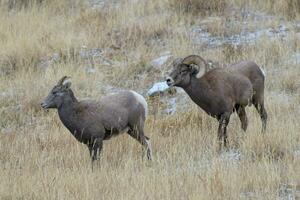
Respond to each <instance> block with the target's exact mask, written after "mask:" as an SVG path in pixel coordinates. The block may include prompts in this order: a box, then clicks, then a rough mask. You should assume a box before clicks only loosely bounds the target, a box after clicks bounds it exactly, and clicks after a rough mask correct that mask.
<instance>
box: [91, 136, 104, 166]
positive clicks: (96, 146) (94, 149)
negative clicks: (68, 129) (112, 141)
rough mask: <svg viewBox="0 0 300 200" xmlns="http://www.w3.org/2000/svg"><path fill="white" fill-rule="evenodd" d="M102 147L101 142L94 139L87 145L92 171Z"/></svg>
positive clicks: (98, 139)
mask: <svg viewBox="0 0 300 200" xmlns="http://www.w3.org/2000/svg"><path fill="white" fill-rule="evenodd" d="M102 146H103V140H102V139H100V138H96V139H94V141H92V142H91V143H90V144H89V145H88V148H89V151H90V156H91V159H92V169H93V163H94V161H95V160H97V156H98V154H99V155H100V153H101V150H102Z"/></svg>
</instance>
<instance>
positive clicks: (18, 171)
mask: <svg viewBox="0 0 300 200" xmlns="http://www.w3.org/2000/svg"><path fill="white" fill-rule="evenodd" d="M12 2H16V3H12ZM26 2H27V3H26ZM132 2H133V1H132V0H124V1H119V2H117V3H109V4H105V5H104V6H105V7H104V8H103V9H92V8H91V7H90V6H89V5H87V3H86V2H85V1H83V0H82V1H80V0H78V1H68V0H64V1H58V0H57V1H56V0H55V1H51V2H50V1H33V0H32V1H10V0H7V1H0V5H1V8H0V10H1V11H0V21H1V23H0V69H1V70H0V72H1V73H0V114H1V118H0V130H1V131H0V177H1V181H0V198H1V199H279V198H280V197H283V196H284V195H286V193H285V192H284V191H285V190H288V189H290V190H291V191H292V193H291V195H294V197H295V196H296V194H295V192H296V191H297V190H298V191H299V187H300V170H299V166H300V124H299V120H298V118H299V117H298V116H299V114H300V113H299V112H300V101H299V99H300V98H299V97H300V96H299V92H300V84H299V79H298V77H299V75H300V74H299V67H298V63H294V62H291V60H292V59H293V56H292V55H293V54H295V53H296V52H299V46H300V42H299V39H297V37H298V36H297V34H296V33H297V30H296V29H290V31H289V33H288V37H287V38H286V39H284V40H282V39H280V38H275V39H274V38H268V37H262V38H261V39H260V40H258V41H257V42H256V43H254V44H252V45H242V46H238V47H235V46H231V45H223V46H220V47H218V48H212V49H206V48H203V47H202V46H201V45H196V44H194V42H193V39H192V38H191V36H190V33H189V30H190V28H191V26H193V25H194V24H201V23H206V22H207V21H209V20H211V21H214V19H215V18H212V17H211V15H216V16H217V15H219V16H221V17H222V15H223V13H222V12H220V10H222V9H223V7H220V5H223V3H224V1H211V2H215V3H216V4H214V5H211V6H212V8H211V10H210V11H209V12H208V13H205V14H208V15H209V16H206V15H196V14H191V13H185V12H181V11H179V12H177V11H175V10H174V6H175V7H177V8H179V7H181V6H187V8H188V9H191V5H193V4H194V3H197V2H198V1H175V0H170V1H168V0H164V1H161V0H154V1H143V0H140V1H134V2H135V3H132ZM199 2H203V1H199ZM205 2H208V1H205ZM264 2H266V3H265V4H263V3H262V2H261V3H260V4H259V5H262V4H263V6H261V8H268V9H270V10H272V9H275V8H276V7H280V6H279V5H283V4H284V5H285V3H284V1H278V2H277V1H276V2H274V7H272V9H271V8H269V6H270V5H269V4H270V3H271V2H272V1H264ZM280 2H281V3H282V4H279V3H280ZM286 2H292V3H294V4H295V5H296V4H297V1H286ZM23 3H24V4H23ZM181 4H184V5H181ZM170 5H171V6H170ZM198 5H199V6H200V7H199V8H198V7H197V6H196V7H195V9H200V10H203V9H204V10H206V9H207V7H201V6H202V5H201V4H198ZM230 5H231V6H235V7H237V8H241V9H243V8H242V7H243V6H242V1H237V0H236V1H234V0H232V1H231V2H230ZM203 6H207V5H203ZM244 6H245V4H244ZM246 6H248V7H252V8H257V7H256V6H258V3H257V1H248V4H247V5H246ZM193 9H194V7H193ZM291 9H292V8H291ZM294 9H296V8H295V6H293V9H292V10H294ZM270 10H269V11H270ZM195 11H197V10H195ZM193 12H194V11H193ZM271 13H272V12H271ZM284 13H285V12H283V11H282V12H279V13H276V12H273V14H274V15H275V18H274V19H273V20H274V21H272V22H270V21H268V22H266V24H265V26H269V25H270V24H278V23H279V20H280V19H279V18H280V17H281V16H282V15H284ZM295 13H296V14H295V15H293V18H297V16H298V14H297V13H298V11H297V12H296V11H295ZM277 17H278V21H277ZM226 18H227V19H230V20H233V19H234V17H232V16H226ZM216 19H218V17H216ZM289 19H292V18H289ZM286 23H288V24H289V23H293V21H290V22H286ZM253 24H254V23H253ZM209 25H210V26H209V27H208V29H209V31H210V32H215V33H216V34H215V35H226V31H227V30H228V27H225V26H223V25H222V23H221V21H216V22H215V23H209ZM233 28H236V27H233ZM252 29H255V28H253V27H252ZM235 32H239V31H238V30H236V31H235ZM93 48H101V49H102V50H103V52H104V53H103V55H102V56H101V57H100V58H99V57H95V58H91V59H84V58H82V56H80V52H81V50H83V49H93ZM165 51H170V52H171V53H172V54H173V55H174V56H185V55H187V54H190V53H194V54H201V55H202V56H203V57H205V58H208V59H212V60H213V61H219V62H220V63H231V62H237V61H239V60H243V59H250V60H254V61H256V62H257V63H259V64H260V65H261V66H263V68H264V69H265V71H266V73H267V82H266V89H267V91H266V106H267V110H268V113H269V124H268V129H267V132H266V134H265V135H263V134H261V133H260V129H261V123H260V119H259V116H258V114H257V113H256V111H255V109H254V108H253V107H251V108H248V109H247V113H248V117H249V129H248V131H247V132H246V133H244V132H242V131H241V129H240V122H239V120H238V117H237V116H236V115H233V116H232V118H231V122H230V126H229V130H228V132H229V140H230V141H229V142H230V150H229V152H226V151H224V152H221V153H219V152H217V146H218V145H217V135H216V130H217V122H216V121H215V120H214V119H212V118H211V117H209V116H207V115H206V114H205V113H204V112H203V111H202V110H200V109H199V108H198V107H197V106H195V105H194V104H193V103H192V102H191V101H189V102H187V104H188V105H189V106H190V109H189V110H187V111H180V112H178V113H176V114H174V115H170V116H168V115H164V114H161V113H159V114H158V115H155V116H154V115H150V116H149V117H148V120H147V123H146V133H147V135H148V136H149V137H150V138H151V141H152V146H153V150H154V160H153V162H147V161H146V160H144V159H142V156H141V155H142V154H143V151H142V149H141V147H140V145H139V144H137V142H136V141H134V140H133V139H131V138H130V137H129V136H127V135H122V136H120V137H116V138H113V139H111V140H109V141H106V142H105V144H104V149H103V153H102V156H101V159H100V161H99V163H98V164H99V166H97V167H96V169H95V171H94V172H92V171H91V166H90V158H89V156H88V151H87V148H86V147H85V146H84V145H82V144H79V143H78V142H77V141H76V140H75V139H74V138H73V137H72V136H71V134H70V133H69V132H68V131H67V130H66V129H65V128H64V127H63V125H62V124H61V122H60V121H59V119H58V116H57V113H56V112H55V111H54V110H53V111H52V110H51V111H50V112H45V111H43V110H41V109H40V107H39V103H40V102H41V100H42V99H43V98H44V97H45V96H46V95H47V94H48V91H49V90H50V88H51V87H52V86H53V85H54V84H55V83H56V81H57V80H58V79H59V78H60V77H61V76H62V75H65V74H67V75H70V76H71V77H72V80H73V86H72V87H73V90H74V92H75V94H76V95H77V96H78V98H85V97H89V98H94V99H97V98H99V97H101V96H102V95H104V91H105V90H103V87H104V86H106V85H112V86H113V87H119V88H125V89H134V90H137V91H140V92H145V91H146V89H147V88H149V87H150V86H151V84H152V83H153V82H155V81H159V80H161V79H162V78H163V77H162V74H163V73H164V71H165V70H164V69H162V70H160V69H154V68H153V67H151V65H149V63H150V61H151V60H152V59H154V58H156V57H157V56H159V55H160V53H161V52H165ZM54 53H57V54H58V55H59V57H60V59H58V60H57V61H55V62H53V63H52V64H50V66H49V67H46V68H43V67H41V66H40V65H41V62H42V61H43V60H47V59H49V58H50V57H51V56H52V55H53V54H54ZM103 58H105V59H108V60H110V61H111V65H106V64H103V60H102V59H103ZM90 65H92V66H93V67H94V68H95V73H86V71H85V69H86V67H87V66H90ZM149 104H150V109H152V110H154V109H155V108H154V107H156V105H155V103H150V101H149ZM297 188H298V189H297Z"/></svg>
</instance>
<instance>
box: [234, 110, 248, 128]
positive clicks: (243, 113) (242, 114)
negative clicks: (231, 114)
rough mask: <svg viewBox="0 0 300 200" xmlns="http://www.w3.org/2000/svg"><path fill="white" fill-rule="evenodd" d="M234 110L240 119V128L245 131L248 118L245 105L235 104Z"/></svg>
mask: <svg viewBox="0 0 300 200" xmlns="http://www.w3.org/2000/svg"><path fill="white" fill-rule="evenodd" d="M236 112H237V114H238V116H239V118H240V121H241V128H242V129H243V130H244V131H246V130H247V127H248V118H247V114H246V111H245V107H242V106H236Z"/></svg>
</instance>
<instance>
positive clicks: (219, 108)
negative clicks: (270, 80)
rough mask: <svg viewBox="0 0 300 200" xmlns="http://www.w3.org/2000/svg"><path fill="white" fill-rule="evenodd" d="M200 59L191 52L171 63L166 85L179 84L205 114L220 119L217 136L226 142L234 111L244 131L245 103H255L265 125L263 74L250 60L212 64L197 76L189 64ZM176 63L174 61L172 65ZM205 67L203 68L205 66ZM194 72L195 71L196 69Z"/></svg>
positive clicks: (246, 123) (246, 104)
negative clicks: (212, 66) (230, 63)
mask: <svg viewBox="0 0 300 200" xmlns="http://www.w3.org/2000/svg"><path fill="white" fill-rule="evenodd" d="M200 62H203V59H202V58H201V57H199V56H195V55H191V56H188V57H186V58H184V59H182V62H181V63H179V62H177V63H173V71H172V72H171V73H170V77H169V78H167V83H168V85H170V86H171V85H173V86H178V87H182V88H183V89H184V90H185V91H186V93H187V94H188V95H189V96H190V97H191V99H192V100H193V101H194V102H195V103H196V104H197V105H199V106H200V107H201V108H202V109H203V110H204V111H205V112H206V113H207V114H209V115H211V116H213V117H215V118H217V119H218V120H219V130H218V136H219V139H220V140H221V139H223V141H224V145H226V143H227V135H226V128H227V125H228V123H229V119H230V115H231V114H232V112H234V111H236V112H237V113H238V115H239V118H240V120H241V123H242V128H243V130H245V131H246V129H247V126H248V120H247V116H246V112H245V107H246V106H248V105H251V104H254V105H255V107H256V108H257V110H258V112H259V114H260V116H261V119H262V122H263V131H264V130H265V128H266V120H267V113H266V111H265V109H264V101H263V100H264V98H263V96H264V78H265V77H264V75H263V73H262V71H261V69H260V68H259V67H258V66H257V65H256V64H255V63H254V62H251V61H246V62H241V63H238V64H235V65H232V66H229V67H226V68H215V69H212V70H210V71H208V72H206V73H204V75H203V76H202V77H200V78H197V77H196V75H197V72H198V71H199V70H198V69H197V68H195V67H194V66H193V65H192V64H195V65H199V64H201V63H200ZM174 64H175V65H174ZM204 71H205V70H204ZM195 72H196V73H195Z"/></svg>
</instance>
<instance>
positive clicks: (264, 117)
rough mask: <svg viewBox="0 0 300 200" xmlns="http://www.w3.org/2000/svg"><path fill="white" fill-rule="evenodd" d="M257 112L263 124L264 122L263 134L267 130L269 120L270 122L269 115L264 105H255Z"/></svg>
mask: <svg viewBox="0 0 300 200" xmlns="http://www.w3.org/2000/svg"><path fill="white" fill-rule="evenodd" d="M254 106H255V108H256V110H257V112H258V113H259V116H260V118H261V122H262V132H263V133H264V132H265V131H266V128H267V120H268V114H267V111H266V109H265V106H264V104H263V103H255V104H254Z"/></svg>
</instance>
